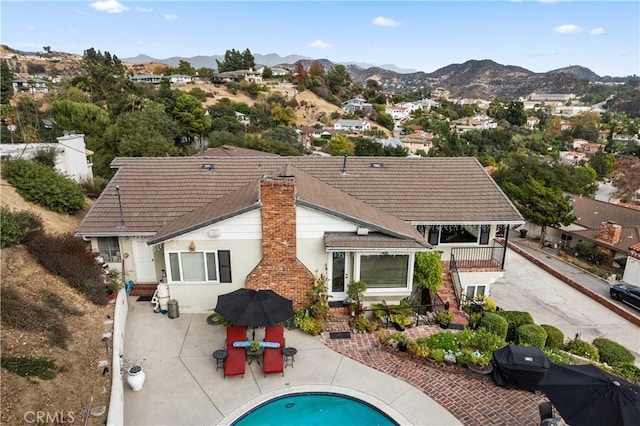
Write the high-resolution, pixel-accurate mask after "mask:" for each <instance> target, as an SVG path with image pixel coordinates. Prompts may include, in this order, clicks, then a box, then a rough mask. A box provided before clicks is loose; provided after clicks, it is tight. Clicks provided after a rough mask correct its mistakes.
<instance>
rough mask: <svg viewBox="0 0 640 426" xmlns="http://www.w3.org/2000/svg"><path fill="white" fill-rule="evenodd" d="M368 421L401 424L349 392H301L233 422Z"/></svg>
mask: <svg viewBox="0 0 640 426" xmlns="http://www.w3.org/2000/svg"><path fill="white" fill-rule="evenodd" d="M249 425H251V426H255V425H264V426H267V425H278V426H297V425H300V426H309V425H336V426H337V425H367V426H375V425H378V426H398V423H396V422H395V421H393V420H392V419H391V418H390V417H389V416H387V415H386V414H385V413H383V412H382V411H380V410H379V409H378V408H376V407H374V406H373V405H371V404H369V403H367V402H364V401H362V400H360V399H357V398H353V397H351V396H348V395H341V394H336V393H330V392H301V393H293V394H288V395H283V396H280V397H277V398H274V399H271V400H269V401H266V402H264V403H262V404H260V405H258V406H257V407H256V408H254V409H252V410H251V411H249V412H248V413H246V414H244V415H242V416H241V417H240V418H239V419H238V420H236V421H234V422H233V423H232V426H249Z"/></svg>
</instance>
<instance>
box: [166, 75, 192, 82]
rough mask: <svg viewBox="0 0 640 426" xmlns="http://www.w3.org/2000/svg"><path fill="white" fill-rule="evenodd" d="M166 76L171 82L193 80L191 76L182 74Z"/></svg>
mask: <svg viewBox="0 0 640 426" xmlns="http://www.w3.org/2000/svg"><path fill="white" fill-rule="evenodd" d="M168 78H169V81H170V82H171V84H187V83H193V82H194V81H195V78H194V77H193V76H190V75H184V74H172V75H170V76H169V77H168Z"/></svg>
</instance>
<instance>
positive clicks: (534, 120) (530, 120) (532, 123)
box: [527, 116, 540, 129]
mask: <svg viewBox="0 0 640 426" xmlns="http://www.w3.org/2000/svg"><path fill="white" fill-rule="evenodd" d="M539 124H540V119H539V118H538V117H536V116H529V117H527V127H528V128H530V129H534V128H536V127H538V125H539Z"/></svg>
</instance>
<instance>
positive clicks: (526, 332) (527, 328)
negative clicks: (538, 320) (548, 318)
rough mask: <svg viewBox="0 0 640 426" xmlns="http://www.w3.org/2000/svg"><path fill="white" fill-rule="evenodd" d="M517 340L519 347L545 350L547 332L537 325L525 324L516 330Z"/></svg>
mask: <svg viewBox="0 0 640 426" xmlns="http://www.w3.org/2000/svg"><path fill="white" fill-rule="evenodd" d="M516 338H517V343H518V344H519V345H525V346H534V347H536V348H540V349H542V348H544V344H545V342H546V341H547V332H546V331H545V329H544V328H542V327H541V326H539V325H537V324H524V325H521V326H520V327H518V328H516Z"/></svg>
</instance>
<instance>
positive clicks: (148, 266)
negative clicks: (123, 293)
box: [133, 240, 157, 283]
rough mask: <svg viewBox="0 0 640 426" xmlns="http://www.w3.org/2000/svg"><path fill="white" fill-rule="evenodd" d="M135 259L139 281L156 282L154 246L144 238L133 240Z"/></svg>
mask: <svg viewBox="0 0 640 426" xmlns="http://www.w3.org/2000/svg"><path fill="white" fill-rule="evenodd" d="M133 256H134V257H133V259H134V261H135V267H136V280H137V282H139V283H153V282H156V280H157V279H156V268H155V264H154V262H153V248H152V247H149V246H148V245H147V243H146V242H145V241H144V240H135V241H133Z"/></svg>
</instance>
